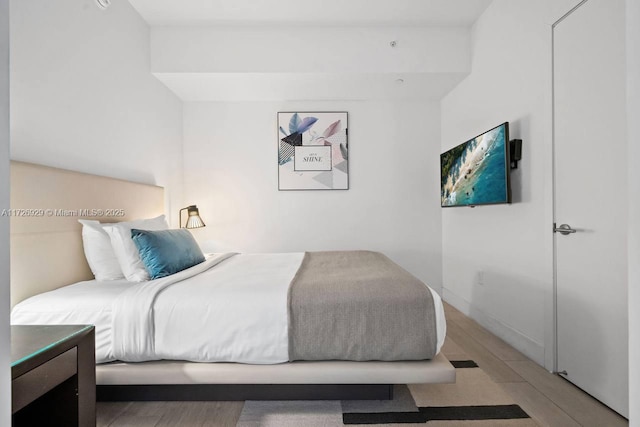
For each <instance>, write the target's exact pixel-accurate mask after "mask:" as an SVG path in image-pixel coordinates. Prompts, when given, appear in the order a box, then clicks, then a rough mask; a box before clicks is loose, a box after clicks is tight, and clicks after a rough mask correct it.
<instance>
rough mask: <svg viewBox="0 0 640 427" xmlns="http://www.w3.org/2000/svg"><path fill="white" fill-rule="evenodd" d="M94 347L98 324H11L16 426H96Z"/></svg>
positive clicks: (13, 412) (13, 405) (12, 385)
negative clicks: (95, 325)
mask: <svg viewBox="0 0 640 427" xmlns="http://www.w3.org/2000/svg"><path fill="white" fill-rule="evenodd" d="M94 343H95V330H94V327H93V326H86V325H55V326H53V325H46V326H39V325H29V326H22V325H21V326H11V390H12V393H11V394H12V396H11V412H12V414H13V417H12V419H13V421H12V422H13V427H19V426H78V427H95V425H96V369H95V365H96V362H95V344H94Z"/></svg>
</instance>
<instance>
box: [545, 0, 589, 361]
mask: <svg viewBox="0 0 640 427" xmlns="http://www.w3.org/2000/svg"><path fill="white" fill-rule="evenodd" d="M588 1H589V0H582V1H580V3H578V4H576V5H575V6H574V7H572V8H571V9H570V10H569V11H568V12H567V13H565V14H564V15H562V16H561V17H560V18H558V19H557V20H556V21H555V22H554V23H553V24H552V25H551V165H552V166H551V187H552V188H551V192H552V196H551V197H552V200H551V206H552V208H551V209H552V218H553V223H552V224H551V229H552V230H553V227H555V224H556V213H557V212H556V205H557V203H556V177H557V173H556V111H555V110H556V86H555V76H556V69H555V46H556V45H555V43H556V42H555V29H556V26H557V25H558V24H560V23H561V22H562V21H564V20H565V19H567V18H568V17H569V16H571V15H572V14H573V13H574V12H575V11H576V10H578V9H579V8H580V7H581V6H583V5H584V4H585V3H587V2H588ZM552 233H553V238H552V240H553V251H552V256H553V259H552V262H553V292H552V294H553V301H552V309H551V310H552V340H551V341H552V342H551V344H552V350H551V351H552V355H553V358H552V361H551V369H552V372H553V373H557V372H558V263H557V244H556V235H555V232H553V231H552ZM547 368H548V367H547Z"/></svg>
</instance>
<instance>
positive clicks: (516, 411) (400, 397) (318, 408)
mask: <svg viewBox="0 0 640 427" xmlns="http://www.w3.org/2000/svg"><path fill="white" fill-rule="evenodd" d="M451 364H452V365H453V366H455V368H456V383H455V384H410V385H397V386H395V387H394V396H393V399H392V400H343V401H340V400H324V401H247V402H245V404H244V408H243V409H242V413H241V414H240V418H239V420H238V423H237V426H238V427H258V426H260V427H331V426H342V425H349V426H358V425H383V426H425V425H426V426H428V427H467V426H468V427H532V426H536V425H537V424H536V423H535V422H534V421H533V420H532V419H531V418H530V417H529V415H528V414H527V413H526V412H525V411H524V410H523V409H522V408H520V406H518V405H516V404H515V402H514V401H513V399H511V398H510V397H509V396H508V395H507V394H506V393H505V391H504V390H503V389H502V388H501V387H500V386H499V385H498V384H496V383H494V382H493V381H492V380H491V378H489V376H488V375H487V374H486V373H484V372H483V371H482V369H480V368H479V367H478V365H477V364H476V363H475V362H474V361H472V360H458V361H451Z"/></svg>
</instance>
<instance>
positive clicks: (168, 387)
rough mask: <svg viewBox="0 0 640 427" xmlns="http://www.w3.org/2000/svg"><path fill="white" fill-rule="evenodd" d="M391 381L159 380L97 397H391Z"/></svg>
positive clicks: (100, 391) (101, 391)
mask: <svg viewBox="0 0 640 427" xmlns="http://www.w3.org/2000/svg"><path fill="white" fill-rule="evenodd" d="M391 399H393V385H390V384H156V385H99V386H98V388H97V400H98V401H101V402H116V401H218V400H222V401H224V400H227V401H228V400H391Z"/></svg>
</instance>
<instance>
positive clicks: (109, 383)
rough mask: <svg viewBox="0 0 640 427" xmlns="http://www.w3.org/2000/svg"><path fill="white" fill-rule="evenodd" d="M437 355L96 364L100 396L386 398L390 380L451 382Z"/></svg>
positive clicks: (453, 376) (445, 364)
mask: <svg viewBox="0 0 640 427" xmlns="http://www.w3.org/2000/svg"><path fill="white" fill-rule="evenodd" d="M455 380H456V373H455V368H454V367H453V366H452V365H451V363H449V361H448V360H447V359H446V358H445V357H444V356H443V355H442V354H438V355H437V356H436V357H435V358H434V359H433V360H420V361H399V362H348V361H336V360H333V361H318V362H302V361H298V362H291V363H281V364H277V365H248V364H242V363H192V362H181V361H155V362H143V363H124V362H112V363H105V364H100V365H97V366H96V383H97V386H98V388H97V398H98V400H100V401H134V400H137V401H145V400H151V401H153V400H160V401H162V400H212V401H215V400H388V399H392V398H393V391H392V389H393V385H392V384H438V383H440V384H441V383H453V382H455Z"/></svg>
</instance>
